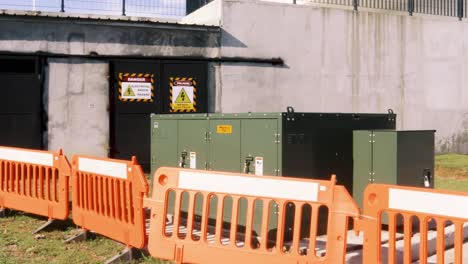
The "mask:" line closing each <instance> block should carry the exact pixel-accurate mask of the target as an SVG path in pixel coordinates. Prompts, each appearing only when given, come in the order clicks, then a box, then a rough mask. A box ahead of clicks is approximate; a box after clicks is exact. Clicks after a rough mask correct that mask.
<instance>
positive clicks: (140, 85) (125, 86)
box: [119, 73, 154, 102]
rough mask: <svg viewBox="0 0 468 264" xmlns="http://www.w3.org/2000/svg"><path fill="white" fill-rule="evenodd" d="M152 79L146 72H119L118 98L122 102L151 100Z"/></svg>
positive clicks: (152, 94) (152, 95) (152, 92)
mask: <svg viewBox="0 0 468 264" xmlns="http://www.w3.org/2000/svg"><path fill="white" fill-rule="evenodd" d="M153 90H154V79H153V75H152V74H148V73H120V74H119V99H120V100H121V101H124V102H153V97H154V91H153Z"/></svg>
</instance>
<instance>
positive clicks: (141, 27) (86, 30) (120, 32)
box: [0, 17, 245, 48]
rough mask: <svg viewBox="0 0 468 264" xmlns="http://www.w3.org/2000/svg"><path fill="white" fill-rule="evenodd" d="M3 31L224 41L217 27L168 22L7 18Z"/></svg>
mask: <svg viewBox="0 0 468 264" xmlns="http://www.w3.org/2000/svg"><path fill="white" fill-rule="evenodd" d="M0 32H1V33H0V40H6V41H14V40H20V41H48V42H68V41H69V40H70V36H73V39H76V40H78V41H81V40H83V41H85V42H87V43H98V44H126V45H141V46H173V47H194V48H204V47H206V48H216V47H220V43H221V30H220V29H219V28H217V27H203V26H186V25H175V24H166V23H151V24H148V23H145V22H133V23H128V22H116V21H113V22H108V21H92V20H83V19H80V20H79V21H78V20H76V19H50V18H37V17H22V18H18V17H16V18H15V17H4V20H3V21H2V23H0ZM233 42H234V41H233ZM239 43H240V42H239V41H238V42H237V45H241V44H239ZM244 47H245V45H244Z"/></svg>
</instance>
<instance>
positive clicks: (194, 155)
mask: <svg viewBox="0 0 468 264" xmlns="http://www.w3.org/2000/svg"><path fill="white" fill-rule="evenodd" d="M190 168H191V169H196V168H197V153H196V152H190Z"/></svg>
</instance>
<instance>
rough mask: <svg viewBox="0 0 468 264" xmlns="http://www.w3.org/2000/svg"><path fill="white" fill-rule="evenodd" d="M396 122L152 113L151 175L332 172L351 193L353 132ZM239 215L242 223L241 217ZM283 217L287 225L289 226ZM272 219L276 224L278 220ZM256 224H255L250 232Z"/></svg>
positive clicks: (376, 117) (369, 117)
mask: <svg viewBox="0 0 468 264" xmlns="http://www.w3.org/2000/svg"><path fill="white" fill-rule="evenodd" d="M395 121H396V115H395V114H394V113H393V112H392V111H389V113H384V114H367V113H366V114H360V113H359V114H358V113H295V112H294V110H293V109H292V108H288V111H287V112H280V113H232V114H221V113H220V114H166V115H151V127H152V131H151V135H152V136H151V171H152V173H151V175H153V174H154V171H155V170H156V169H157V168H159V167H162V166H172V167H183V168H192V169H201V170H217V171H229V172H241V173H249V174H255V175H271V176H285V177H302V178H311V179H322V180H329V179H330V176H331V175H332V174H336V175H337V180H338V184H342V185H344V186H345V187H346V188H347V189H348V191H349V192H352V190H353V188H352V184H353V178H352V175H353V161H352V155H353V151H352V146H353V131H354V130H363V129H395ZM240 206H241V211H242V206H244V205H243V204H242V203H241V205H240ZM270 206H271V209H272V210H270V212H274V211H275V210H274V205H270ZM257 208H258V210H260V209H261V207H260V206H258V207H257V206H255V209H256V210H257ZM210 211H211V210H210ZM229 213H230V212H226V214H229ZM255 215H257V213H255ZM258 215H261V211H260V214H258ZM288 215H294V214H293V213H290V214H288ZM211 217H214V215H212V216H211ZM240 217H241V219H239V220H240V224H241V225H242V223H243V222H244V221H245V215H244V216H242V215H241V216H240ZM286 219H287V220H286V226H292V224H293V223H292V220H291V219H290V218H288V217H287V218H286ZM271 220H272V222H271V223H270V224H271V226H272V227H273V226H276V221H277V219H276V218H274V217H273V218H272V219H271ZM303 221H304V222H307V221H308V220H307V219H305V220H304V219H303ZM259 222H260V221H254V227H253V229H254V230H255V231H258V230H259V227H258V226H257V224H256V223H258V224H259ZM304 230H305V229H304ZM319 232H321V231H320V230H319Z"/></svg>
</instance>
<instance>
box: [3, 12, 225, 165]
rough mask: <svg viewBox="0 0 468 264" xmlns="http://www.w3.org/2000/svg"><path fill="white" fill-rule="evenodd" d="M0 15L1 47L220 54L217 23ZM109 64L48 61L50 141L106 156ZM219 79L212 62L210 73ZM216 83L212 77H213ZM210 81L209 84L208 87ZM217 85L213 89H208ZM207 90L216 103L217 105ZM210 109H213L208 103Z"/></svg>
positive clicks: (74, 51) (109, 53) (55, 51)
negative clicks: (204, 24)
mask: <svg viewBox="0 0 468 264" xmlns="http://www.w3.org/2000/svg"><path fill="white" fill-rule="evenodd" d="M28 15H30V16H21V15H18V16H11V15H6V16H5V15H3V16H2V15H0V52H12V53H15V52H20V53H35V52H42V53H45V54H46V55H45V56H46V57H47V56H49V55H47V53H53V54H55V55H57V54H60V56H62V55H65V56H66V55H89V54H98V55H104V56H158V57H184V56H190V57H197V56H198V57H208V58H210V57H217V56H219V50H220V48H219V45H220V30H219V28H214V27H205V26H192V25H181V24H178V25H176V24H167V23H148V21H145V20H144V19H142V20H141V21H136V22H135V21H126V19H132V18H122V21H115V17H114V18H112V20H106V18H104V20H103V19H101V20H93V19H83V18H60V16H64V15H60V14H55V16H59V18H54V17H47V16H45V15H41V16H37V17H35V16H34V14H28ZM110 74H112V73H110V72H109V62H108V60H106V59H105V58H101V59H100V60H93V59H84V58H83V59H78V58H70V59H53V58H50V57H49V58H48V67H47V69H46V71H45V84H44V90H45V93H44V96H43V98H44V102H45V112H46V115H47V117H48V122H47V129H48V130H47V133H46V134H45V135H44V137H45V138H44V141H45V146H48V148H49V149H51V150H56V149H58V148H63V149H64V151H66V154H67V155H69V156H70V155H73V154H75V153H80V154H87V155H96V156H101V157H105V156H107V154H108V148H109V95H108V94H109V87H110V85H109V75H110ZM212 76H215V72H214V68H213V67H211V66H210V78H214V77H212ZM212 83H214V82H212ZM210 85H211V84H210ZM209 89H211V90H214V89H215V88H214V87H212V86H211V88H209ZM213 94H215V93H210V99H209V100H210V101H212V103H211V105H212V106H214V100H215V98H214V97H213ZM209 109H211V108H209Z"/></svg>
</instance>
